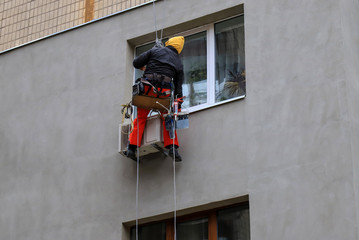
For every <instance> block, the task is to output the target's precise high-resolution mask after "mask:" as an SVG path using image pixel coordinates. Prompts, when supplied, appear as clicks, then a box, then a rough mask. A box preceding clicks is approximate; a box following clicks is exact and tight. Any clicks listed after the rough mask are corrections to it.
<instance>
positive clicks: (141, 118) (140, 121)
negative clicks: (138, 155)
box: [129, 86, 179, 148]
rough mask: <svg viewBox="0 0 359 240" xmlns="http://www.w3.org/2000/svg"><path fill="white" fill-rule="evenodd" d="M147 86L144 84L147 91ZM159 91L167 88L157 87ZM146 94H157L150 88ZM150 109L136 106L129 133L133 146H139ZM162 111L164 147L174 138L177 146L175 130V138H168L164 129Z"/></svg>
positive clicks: (167, 133)
mask: <svg viewBox="0 0 359 240" xmlns="http://www.w3.org/2000/svg"><path fill="white" fill-rule="evenodd" d="M148 88H149V86H145V91H146V92H147V91H148ZM158 90H159V91H161V92H166V91H168V90H169V89H158ZM147 95H148V96H157V94H156V93H154V92H153V90H150V91H149V92H148V94H147ZM169 96H170V94H168V95H166V96H160V98H165V97H169ZM149 112H150V110H148V109H144V108H137V118H136V119H135V120H134V121H133V130H132V132H131V134H130V139H129V140H130V144H131V145H135V146H139V147H140V146H141V141H142V136H143V131H144V130H145V126H146V121H147V115H148V114H149ZM163 114H164V113H163V112H162V113H161V115H162V119H163V121H162V125H163V141H164V146H165V147H167V148H168V147H170V146H171V145H173V140H174V144H175V145H176V147H177V148H178V147H179V145H178V138H177V132H176V131H175V139H171V138H170V134H169V131H167V130H166V126H165V121H164V117H163ZM137 126H138V128H137ZM137 132H138V139H137Z"/></svg>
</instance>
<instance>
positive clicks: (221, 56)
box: [214, 16, 246, 102]
mask: <svg viewBox="0 0 359 240" xmlns="http://www.w3.org/2000/svg"><path fill="white" fill-rule="evenodd" d="M214 30H215V64H216V65H215V66H216V81H215V89H216V93H215V97H216V102H219V101H223V100H226V99H230V98H234V97H239V96H243V95H245V91H246V89H245V71H244V70H245V65H244V17H243V16H239V17H235V18H232V19H230V20H226V21H223V22H220V23H217V24H215V26H214Z"/></svg>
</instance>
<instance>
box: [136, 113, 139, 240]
mask: <svg viewBox="0 0 359 240" xmlns="http://www.w3.org/2000/svg"><path fill="white" fill-rule="evenodd" d="M139 130H140V129H139V118H138V113H137V141H136V142H137V169H136V172H137V173H136V175H137V177H136V240H138V192H139V190H138V189H139V182H140V150H139V149H140V148H139V146H138V142H139V141H138V139H139V138H140V131H139Z"/></svg>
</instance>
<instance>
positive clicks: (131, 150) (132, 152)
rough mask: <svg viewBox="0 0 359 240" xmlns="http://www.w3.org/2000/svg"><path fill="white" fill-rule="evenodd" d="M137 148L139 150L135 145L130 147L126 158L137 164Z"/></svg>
mask: <svg viewBox="0 0 359 240" xmlns="http://www.w3.org/2000/svg"><path fill="white" fill-rule="evenodd" d="M136 148H137V146H135V145H129V146H128V148H127V152H126V156H127V157H128V158H131V159H132V160H133V161H136V162H137V158H136Z"/></svg>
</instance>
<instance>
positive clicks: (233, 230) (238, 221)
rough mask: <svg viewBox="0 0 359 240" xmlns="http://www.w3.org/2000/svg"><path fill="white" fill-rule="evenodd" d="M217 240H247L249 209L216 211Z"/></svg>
mask: <svg viewBox="0 0 359 240" xmlns="http://www.w3.org/2000/svg"><path fill="white" fill-rule="evenodd" d="M217 225H218V240H249V239H250V237H249V209H248V207H247V206H246V207H243V206H239V207H234V208H228V209H224V210H220V211H218V215H217Z"/></svg>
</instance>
